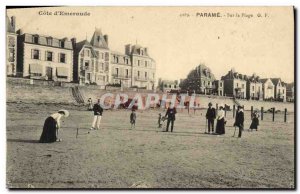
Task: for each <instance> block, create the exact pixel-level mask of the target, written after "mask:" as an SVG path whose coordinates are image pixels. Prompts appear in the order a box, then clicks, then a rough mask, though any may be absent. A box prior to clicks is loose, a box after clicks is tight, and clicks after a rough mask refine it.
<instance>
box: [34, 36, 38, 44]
mask: <svg viewBox="0 0 300 194" xmlns="http://www.w3.org/2000/svg"><path fill="white" fill-rule="evenodd" d="M33 43H34V44H38V43H39V37H38V36H37V35H36V36H33Z"/></svg>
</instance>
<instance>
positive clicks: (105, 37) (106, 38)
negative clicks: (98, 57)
mask: <svg viewBox="0 0 300 194" xmlns="http://www.w3.org/2000/svg"><path fill="white" fill-rule="evenodd" d="M104 40H105V42H106V44H107V46H108V35H107V34H105V35H104Z"/></svg>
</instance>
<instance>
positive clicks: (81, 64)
mask: <svg viewBox="0 0 300 194" xmlns="http://www.w3.org/2000/svg"><path fill="white" fill-rule="evenodd" d="M72 42H73V48H74V81H75V82H78V83H79V84H81V85H83V84H96V85H103V86H105V85H107V84H108V83H109V69H110V68H109V66H110V63H109V55H110V50H109V47H108V36H107V35H103V34H102V32H101V30H100V29H97V28H96V29H95V32H94V34H93V36H92V39H91V41H88V40H83V41H80V42H78V43H77V42H76V39H75V38H73V39H72Z"/></svg>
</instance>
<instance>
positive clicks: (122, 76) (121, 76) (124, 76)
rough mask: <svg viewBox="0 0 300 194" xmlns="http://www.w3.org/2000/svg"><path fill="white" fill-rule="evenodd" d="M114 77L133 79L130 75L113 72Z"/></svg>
mask: <svg viewBox="0 0 300 194" xmlns="http://www.w3.org/2000/svg"><path fill="white" fill-rule="evenodd" d="M112 77H113V78H114V79H125V80H128V79H131V77H130V76H129V75H120V74H113V75H112Z"/></svg>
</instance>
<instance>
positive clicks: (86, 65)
mask: <svg viewBox="0 0 300 194" xmlns="http://www.w3.org/2000/svg"><path fill="white" fill-rule="evenodd" d="M84 67H85V69H88V68H89V62H88V61H86V62H85V63H84Z"/></svg>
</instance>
